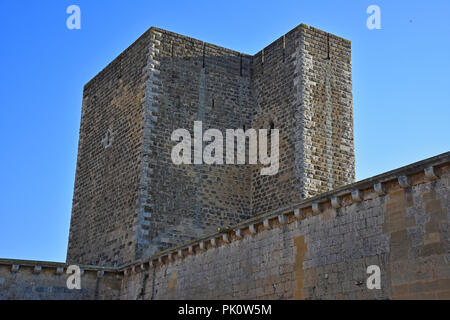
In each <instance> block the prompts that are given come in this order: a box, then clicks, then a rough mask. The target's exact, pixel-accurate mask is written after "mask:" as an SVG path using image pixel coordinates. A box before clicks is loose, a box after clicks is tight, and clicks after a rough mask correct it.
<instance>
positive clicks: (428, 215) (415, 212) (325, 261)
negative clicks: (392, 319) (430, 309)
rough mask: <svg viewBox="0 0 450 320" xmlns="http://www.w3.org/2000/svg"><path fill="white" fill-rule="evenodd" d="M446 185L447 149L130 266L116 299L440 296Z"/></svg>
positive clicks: (449, 291)
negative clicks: (370, 281) (374, 269)
mask: <svg viewBox="0 0 450 320" xmlns="http://www.w3.org/2000/svg"><path fill="white" fill-rule="evenodd" d="M449 183H450V155H449V154H448V153H447V154H444V155H441V156H438V157H435V158H432V159H429V160H427V161H423V162H421V163H416V164H412V165H410V166H407V167H404V168H401V169H398V170H395V171H393V172H388V173H385V174H382V175H380V176H377V177H374V178H371V179H367V180H364V181H361V182H358V183H356V184H353V185H348V186H345V187H342V188H338V189H336V190H334V191H333V192H329V193H326V194H322V195H321V196H318V197H315V198H312V199H310V200H308V201H303V202H302V203H299V204H298V205H296V206H295V207H294V208H295V209H296V210H294V212H293V211H292V210H293V209H290V210H286V211H284V212H282V215H280V213H278V215H277V214H272V215H267V216H266V217H259V218H255V219H253V220H251V221H247V222H245V223H244V224H241V225H240V226H239V225H238V226H236V227H234V228H233V232H231V233H226V234H214V235H211V236H209V237H205V238H203V239H201V240H199V241H197V242H192V243H187V244H185V245H184V246H180V247H178V248H174V250H168V251H166V252H162V253H160V254H158V255H155V256H153V257H152V258H151V259H150V260H149V262H147V263H145V264H142V265H139V264H137V265H133V268H131V266H129V267H128V268H126V269H125V270H124V273H125V278H124V281H123V282H122V290H121V298H122V299H260V298H261V299H265V298H270V299H422V298H425V299H427V298H430V299H449V298H450V265H449V263H450V256H449V249H450V236H449V218H450V217H449V216H450V211H449V196H450V192H449V190H450V185H449ZM369 265H378V266H379V267H380V269H381V289H380V290H377V289H374V290H369V289H367V287H366V280H367V278H368V277H369V275H368V274H367V273H366V270H367V267H368V266H369Z"/></svg>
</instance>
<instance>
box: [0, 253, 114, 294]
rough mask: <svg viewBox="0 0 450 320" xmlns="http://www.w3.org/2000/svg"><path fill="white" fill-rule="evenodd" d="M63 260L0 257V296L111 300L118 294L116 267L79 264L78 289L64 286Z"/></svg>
mask: <svg viewBox="0 0 450 320" xmlns="http://www.w3.org/2000/svg"><path fill="white" fill-rule="evenodd" d="M67 267H68V265H67V264H65V263H56V262H43V261H25V260H7V259H0V300H7V299H8V300H114V299H118V298H119V297H120V287H121V281H120V279H121V278H120V277H118V274H117V270H115V269H112V268H102V267H94V266H80V269H81V273H82V275H81V289H80V290H71V289H68V288H67V279H68V277H69V274H67V273H66V271H67Z"/></svg>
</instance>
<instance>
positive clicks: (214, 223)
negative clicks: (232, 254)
mask: <svg viewBox="0 0 450 320" xmlns="http://www.w3.org/2000/svg"><path fill="white" fill-rule="evenodd" d="M350 53H351V49H350V42H349V41H347V40H344V39H341V38H339V37H336V36H334V35H330V34H328V33H326V32H323V31H320V30H317V29H315V28H312V27H308V26H306V25H300V26H298V27H297V28H295V29H293V30H292V31H290V32H289V33H287V34H286V35H284V36H283V37H281V38H279V39H278V40H276V41H274V42H273V43H272V44H270V45H269V46H267V47H266V48H264V49H263V50H262V51H260V52H258V53H257V54H255V55H254V56H250V55H246V54H242V53H239V52H236V51H232V50H229V49H226V48H222V47H218V46H215V45H212V44H209V43H205V42H203V41H200V40H195V39H192V38H189V37H186V36H182V35H179V34H175V33H172V32H168V31H165V30H161V29H158V28H153V27H152V28H151V29H150V30H148V31H147V32H146V33H145V34H144V35H143V36H142V37H140V38H139V39H138V40H137V41H136V42H135V43H134V44H133V45H132V46H130V47H129V48H128V49H127V50H125V51H124V52H123V53H122V54H121V55H120V56H119V57H118V58H117V59H115V60H114V61H113V62H111V63H110V64H109V65H108V66H107V67H106V68H105V69H104V70H103V71H102V72H100V73H99V74H98V75H97V76H96V77H95V78H94V79H92V80H91V81H90V82H89V83H88V84H87V85H86V86H85V88H84V94H83V108H82V118H81V126H80V141H79V150H78V161H77V172H76V181H75V189H74V199H73V209H72V221H71V230H70V239H69V250H68V255H67V260H68V261H69V262H77V263H85V264H94V265H107V266H121V265H125V264H128V263H130V262H132V261H135V260H138V259H145V258H146V257H148V256H150V255H151V254H154V253H156V252H158V251H160V250H164V249H168V248H170V247H173V246H175V245H177V244H179V243H183V242H186V241H189V240H193V239H195V238H198V237H201V236H202V235H204V234H207V233H211V232H213V231H215V230H217V228H226V227H229V226H231V225H234V224H236V223H239V222H241V221H244V220H246V219H249V218H251V217H253V216H255V215H260V214H264V213H267V212H271V211H273V210H275V209H277V208H280V207H284V206H288V205H290V204H292V203H294V202H297V201H299V200H301V199H305V198H307V197H310V196H314V195H318V194H320V193H321V192H325V191H329V190H331V189H333V188H334V187H337V186H340V185H345V184H348V183H351V182H353V180H354V151H353V116H352V91H351V87H352V86H351V56H350ZM324 57H325V58H326V57H329V59H328V58H326V59H324ZM196 120H197V121H202V123H203V130H206V129H208V128H216V129H219V130H221V131H222V132H223V133H225V130H226V129H238V128H254V129H264V128H265V129H270V128H276V129H279V130H280V145H279V147H280V148H279V150H280V167H279V171H278V173H277V174H275V175H273V176H267V175H266V176H262V175H261V174H260V169H261V164H257V165H250V164H246V165H227V164H224V165H175V164H173V163H172V160H171V149H172V147H173V146H174V145H175V143H174V142H173V141H171V139H170V137H171V134H172V132H173V131H174V130H175V129H178V128H184V129H188V130H190V131H191V132H192V130H193V129H192V128H193V124H194V121H196Z"/></svg>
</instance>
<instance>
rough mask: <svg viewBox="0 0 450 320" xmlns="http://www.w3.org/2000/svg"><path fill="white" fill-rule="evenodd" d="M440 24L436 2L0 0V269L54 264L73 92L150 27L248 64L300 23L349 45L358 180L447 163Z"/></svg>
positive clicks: (72, 139)
mask: <svg viewBox="0 0 450 320" xmlns="http://www.w3.org/2000/svg"><path fill="white" fill-rule="evenodd" d="M71 4H76V5H78V6H80V8H81V30H68V29H67V27H66V19H67V17H68V15H67V14H66V8H67V7H68V6H69V5H71ZM371 4H376V5H378V6H379V7H380V9H381V27H382V29H381V30H369V29H368V28H367V27H366V19H367V18H368V16H369V15H368V14H367V13H366V9H367V7H368V6H369V5H371ZM449 14H450V1H448V0H441V1H439V0H437V1H414V2H413V1H379V0H371V1H364V0H357V1H348V0H346V1H336V0H335V1H332V0H330V1H320V0H315V1H298V0H297V1H273V0H272V1H265V0H259V1H243V0H241V1H230V0H227V1H220V2H219V1H150V0H147V1H137V0H134V1H100V0H97V1H92V0H91V1H75V0H71V1H62V0H59V1H51V0H46V1H24V0H15V1H6V0H1V7H0V37H1V39H2V49H1V50H0V64H1V75H2V76H1V78H0V96H1V109H0V110H1V111H0V112H1V117H0V123H1V125H0V150H1V152H2V153H1V157H0V181H1V182H0V257H2V258H17V259H36V260H51V261H64V260H65V256H66V249H67V238H68V231H69V222H70V211H71V201H72V192H73V181H74V175H75V163H76V155H77V154H76V153H77V143H78V130H79V124H80V108H81V97H82V89H83V85H84V84H85V83H86V82H87V81H88V80H89V79H91V78H92V77H93V76H95V74H97V73H98V72H99V71H100V70H101V69H102V68H104V67H105V66H106V65H107V64H108V63H109V62H110V61H112V60H113V59H114V58H115V57H116V56H117V55H118V54H120V53H121V52H122V51H123V50H124V49H125V48H127V47H128V46H129V45H130V44H131V43H132V42H134V41H135V40H136V39H137V38H138V37H139V36H140V35H141V34H142V33H143V32H145V30H147V29H148V28H149V27H150V26H152V25H154V26H157V27H160V28H164V29H168V30H170V31H174V32H178V33H181V34H185V35H188V36H191V37H194V38H197V39H201V40H204V41H207V42H210V43H214V44H217V45H221V46H224V47H227V48H231V49H234V50H238V51H242V52H245V53H249V54H253V53H255V52H257V51H259V50H260V49H261V48H263V47H265V46H266V45H268V44H269V43H271V42H272V41H273V40H275V39H277V38H278V37H280V36H281V35H283V34H284V33H286V32H288V31H289V30H291V29H292V28H294V27H295V26H297V25H298V24H300V23H306V24H308V25H311V26H314V27H317V28H319V29H322V30H325V31H328V32H331V33H334V34H336V35H338V36H341V37H344V38H347V39H349V40H351V41H352V57H353V60H352V61H353V93H354V122H355V149H356V168H357V170H356V174H357V179H358V180H361V179H364V178H367V177H370V176H373V175H376V174H379V173H382V172H385V171H388V170H391V169H394V168H397V167H400V166H403V165H407V164H409V163H412V162H415V161H419V160H422V159H425V158H428V157H431V156H434V155H437V154H439V153H443V152H446V151H449V149H450V148H449V145H450V144H449V141H450V130H449V124H450V86H449V84H450V83H449V79H448V77H449V76H450V41H449V39H450V19H449V18H448V16H449Z"/></svg>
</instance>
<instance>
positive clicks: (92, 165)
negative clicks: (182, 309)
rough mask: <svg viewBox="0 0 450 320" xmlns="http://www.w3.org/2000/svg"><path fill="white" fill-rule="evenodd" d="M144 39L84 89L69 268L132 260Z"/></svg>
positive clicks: (140, 152)
mask: <svg viewBox="0 0 450 320" xmlns="http://www.w3.org/2000/svg"><path fill="white" fill-rule="evenodd" d="M149 40H150V32H147V33H145V34H144V35H143V36H142V37H141V38H139V39H138V40H137V41H136V42H135V43H134V44H133V45H131V46H130V47H129V48H128V49H127V50H125V51H124V52H123V53H122V54H121V55H120V56H119V57H118V58H116V59H115V60H114V61H113V62H111V63H110V64H109V65H108V66H107V67H106V68H105V69H104V70H102V71H101V72H100V73H99V74H98V75H97V76H96V77H95V78H93V79H92V80H91V81H90V82H89V83H87V84H86V86H85V87H84V91H83V105H82V115H81V124H80V138H79V145H78V158H77V169H76V176H75V186H74V196H73V206H72V218H71V223H70V236H69V246H68V253H67V261H68V262H69V263H72V262H73V263H78V264H80V263H81V264H92V265H102V266H117V265H122V264H125V263H130V262H131V261H135V260H136V250H137V226H138V223H139V220H138V218H139V217H138V213H139V211H138V190H139V187H140V182H141V181H140V180H141V171H142V168H141V166H142V163H141V162H142V158H143V146H142V145H143V123H144V109H143V104H142V99H143V97H144V92H145V84H146V80H147V78H148V75H147V62H148V61H147V52H148V43H149ZM108 130H109V131H110V133H112V135H111V136H110V137H109V138H110V140H111V139H112V143H111V145H110V146H109V147H106V148H105V145H104V144H103V143H102V142H106V141H105V140H104V139H105V137H106V136H107V133H108Z"/></svg>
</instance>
